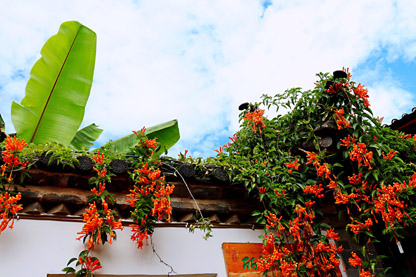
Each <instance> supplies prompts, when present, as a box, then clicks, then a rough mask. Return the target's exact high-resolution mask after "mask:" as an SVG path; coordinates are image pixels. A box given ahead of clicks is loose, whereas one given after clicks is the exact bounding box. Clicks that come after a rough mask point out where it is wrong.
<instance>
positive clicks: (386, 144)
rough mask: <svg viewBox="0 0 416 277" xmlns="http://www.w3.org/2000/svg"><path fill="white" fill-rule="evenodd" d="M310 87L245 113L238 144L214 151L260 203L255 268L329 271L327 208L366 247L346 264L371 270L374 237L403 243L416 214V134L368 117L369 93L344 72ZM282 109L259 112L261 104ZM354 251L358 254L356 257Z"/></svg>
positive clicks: (363, 272) (334, 258)
mask: <svg viewBox="0 0 416 277" xmlns="http://www.w3.org/2000/svg"><path fill="white" fill-rule="evenodd" d="M318 77H319V80H318V81H317V82H316V83H315V84H316V87H315V88H314V89H312V90H308V91H301V90H300V89H299V88H294V89H290V90H287V91H285V92H284V93H282V94H277V95H275V96H268V95H263V96H262V101H261V102H259V103H255V104H252V105H250V107H254V108H255V110H253V108H251V109H250V110H245V111H243V112H242V113H241V115H240V118H241V119H242V125H241V129H240V130H239V131H238V132H237V134H236V135H235V138H236V139H235V140H233V141H232V142H231V143H230V144H228V145H224V146H223V147H222V148H220V150H221V151H217V153H218V155H217V160H218V163H219V164H220V165H221V166H224V167H227V168H230V169H232V170H231V172H230V174H231V178H232V180H233V181H234V182H235V183H242V184H244V185H245V187H246V188H247V190H248V192H249V193H250V194H252V195H253V197H255V198H257V199H258V200H259V201H260V202H261V203H262V206H263V207H264V209H263V210H259V211H254V212H253V216H255V217H256V219H257V222H258V223H261V224H264V225H265V235H264V239H263V240H264V249H263V255H262V258H260V259H259V260H258V261H257V265H258V269H259V272H261V273H264V274H268V273H271V272H273V273H275V274H281V276H330V275H332V274H335V273H336V272H337V271H339V264H340V256H339V254H340V253H341V252H342V251H344V250H343V249H342V247H341V246H340V245H337V241H338V240H339V236H338V234H337V233H336V232H335V229H334V228H333V227H331V226H330V225H329V224H328V223H327V222H325V221H324V220H323V216H322V214H323V212H322V208H323V207H325V205H333V206H335V207H337V209H338V210H339V212H340V213H341V214H343V215H344V217H343V218H344V220H345V221H346V224H345V225H346V230H347V231H348V232H349V233H350V234H351V235H352V237H353V238H354V240H355V241H356V242H357V243H359V244H360V245H361V246H362V251H361V253H360V254H358V253H355V252H352V253H351V256H350V258H349V261H348V260H347V261H344V262H349V263H350V265H351V266H353V267H356V268H357V270H358V271H359V274H360V276H375V275H376V274H379V275H380V274H383V272H377V270H376V267H375V265H376V264H377V263H378V262H380V260H381V259H382V256H376V257H375V256H374V255H372V253H370V252H369V251H368V249H369V245H370V244H371V243H377V242H378V241H380V240H386V239H391V240H392V241H393V242H397V243H398V244H399V242H400V240H401V239H405V236H406V235H407V234H409V233H411V232H412V227H413V228H414V225H415V223H416V222H415V219H416V199H415V198H414V197H413V195H414V193H415V192H416V191H415V186H416V173H415V165H414V164H413V161H414V159H415V158H416V152H415V151H414V149H416V142H415V141H416V136H413V137H412V136H411V135H407V134H403V133H400V132H398V131H394V130H392V129H390V128H384V127H383V126H382V125H381V122H380V120H379V119H378V118H374V117H373V116H372V111H371V109H370V103H369V96H368V90H367V89H366V88H365V87H364V85H362V84H361V83H359V84H358V85H357V84H356V83H355V82H353V81H351V77H352V76H351V73H350V72H349V70H348V69H345V68H343V70H342V71H337V72H334V75H330V74H328V73H325V74H323V73H320V74H318ZM262 105H263V106H265V107H267V108H271V107H274V108H276V110H277V111H278V110H279V108H284V109H285V110H286V111H288V112H287V113H286V114H284V115H281V114H277V115H276V116H275V117H273V118H270V119H269V118H267V117H265V110H262V109H259V108H258V107H261V106H262ZM358 255H360V256H358Z"/></svg>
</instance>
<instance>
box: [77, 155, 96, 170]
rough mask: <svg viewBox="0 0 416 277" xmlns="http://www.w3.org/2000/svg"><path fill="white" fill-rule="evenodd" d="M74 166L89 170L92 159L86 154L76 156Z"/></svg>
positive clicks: (92, 164)
mask: <svg viewBox="0 0 416 277" xmlns="http://www.w3.org/2000/svg"><path fill="white" fill-rule="evenodd" d="M77 160H78V163H75V167H76V168H78V169H79V170H82V171H90V170H91V169H92V168H93V167H94V161H93V160H92V159H91V158H90V157H88V156H78V157H77Z"/></svg>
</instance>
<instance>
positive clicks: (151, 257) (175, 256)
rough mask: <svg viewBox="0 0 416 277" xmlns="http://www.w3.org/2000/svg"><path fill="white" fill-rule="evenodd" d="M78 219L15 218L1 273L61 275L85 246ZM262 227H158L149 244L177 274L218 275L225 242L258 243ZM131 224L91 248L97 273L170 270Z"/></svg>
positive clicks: (5, 240)
mask: <svg viewBox="0 0 416 277" xmlns="http://www.w3.org/2000/svg"><path fill="white" fill-rule="evenodd" d="M81 228H82V223H76V222H60V221H46V220H26V219H25V220H23V219H21V220H19V221H17V222H15V226H14V228H13V229H12V230H10V229H6V230H5V231H4V232H3V233H2V234H1V235H0V277H46V274H47V273H62V272H61V269H62V268H64V267H65V266H66V263H67V262H68V260H69V259H70V258H72V257H77V256H78V254H79V252H81V251H82V250H83V244H82V242H81V241H78V240H76V237H78V236H79V235H77V232H79V231H81ZM262 232H263V230H255V231H253V230H250V229H222V228H216V229H214V230H213V236H214V237H212V238H209V239H208V241H205V240H204V239H203V238H202V233H199V232H198V231H195V234H192V233H189V232H188V230H187V229H185V228H181V227H175V228H173V227H160V228H156V230H155V232H154V234H153V242H154V246H155V249H156V251H157V252H158V254H159V255H160V256H161V258H162V259H163V260H164V261H165V262H166V263H168V264H170V265H171V266H172V267H173V268H174V270H175V271H176V272H177V273H178V274H191V273H217V274H218V276H219V277H222V276H226V272H225V265H224V256H223V252H222V248H221V245H222V243H223V242H261V240H260V239H259V238H258V236H259V235H261V234H262ZM130 235H131V231H130V227H125V228H124V230H123V231H118V232H117V241H115V242H113V244H112V245H108V244H106V245H104V246H99V247H97V248H96V250H94V254H95V256H97V257H98V258H99V259H100V261H101V263H102V266H103V268H102V269H101V270H99V271H97V273H113V274H167V273H168V272H169V271H170V269H169V268H168V267H166V266H165V265H164V264H162V263H160V261H159V259H158V258H157V256H156V255H155V254H154V253H153V251H152V248H151V245H150V241H149V245H148V246H145V247H143V249H142V250H139V249H137V247H136V245H135V243H134V242H132V241H131V240H130Z"/></svg>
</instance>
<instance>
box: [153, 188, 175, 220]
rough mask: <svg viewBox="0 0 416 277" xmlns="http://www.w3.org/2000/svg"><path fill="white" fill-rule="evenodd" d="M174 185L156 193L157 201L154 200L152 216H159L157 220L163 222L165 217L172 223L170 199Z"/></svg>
mask: <svg viewBox="0 0 416 277" xmlns="http://www.w3.org/2000/svg"><path fill="white" fill-rule="evenodd" d="M174 188H175V186H174V185H166V187H163V186H161V187H160V188H159V190H157V191H155V195H154V196H155V199H153V204H154V207H153V210H152V215H153V216H154V215H155V214H157V219H158V220H161V219H162V218H163V217H164V216H165V215H166V216H167V220H168V221H169V222H170V215H171V214H172V206H171V205H170V203H171V201H170V197H169V195H171V194H172V192H173V189H174Z"/></svg>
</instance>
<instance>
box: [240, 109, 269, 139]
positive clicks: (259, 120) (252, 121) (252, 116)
mask: <svg viewBox="0 0 416 277" xmlns="http://www.w3.org/2000/svg"><path fill="white" fill-rule="evenodd" d="M263 114H264V110H258V111H254V112H249V113H247V114H246V116H244V117H243V119H244V120H247V121H248V124H249V125H250V127H251V129H252V130H253V132H254V133H257V128H258V129H259V133H260V134H261V133H262V129H264V128H266V125H264V122H263Z"/></svg>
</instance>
